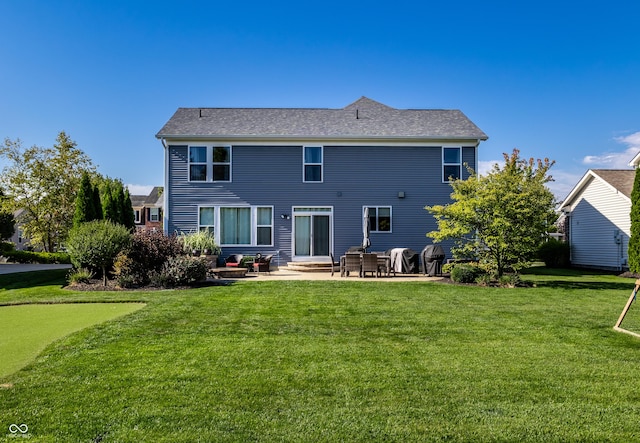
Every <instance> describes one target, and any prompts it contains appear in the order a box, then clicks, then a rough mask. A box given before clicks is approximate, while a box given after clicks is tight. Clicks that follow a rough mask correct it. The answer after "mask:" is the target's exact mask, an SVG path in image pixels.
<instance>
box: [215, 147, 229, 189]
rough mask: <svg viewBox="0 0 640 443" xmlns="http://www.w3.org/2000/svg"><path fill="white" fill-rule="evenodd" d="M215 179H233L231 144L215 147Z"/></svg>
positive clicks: (218, 180) (222, 180) (226, 180)
mask: <svg viewBox="0 0 640 443" xmlns="http://www.w3.org/2000/svg"><path fill="white" fill-rule="evenodd" d="M213 181H214V182H228V181H231V147H229V146H214V148H213Z"/></svg>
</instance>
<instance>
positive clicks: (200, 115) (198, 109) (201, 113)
mask: <svg viewBox="0 0 640 443" xmlns="http://www.w3.org/2000/svg"><path fill="white" fill-rule="evenodd" d="M198 111H200V118H202V109H198Z"/></svg>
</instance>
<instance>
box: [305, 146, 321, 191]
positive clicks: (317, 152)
mask: <svg viewBox="0 0 640 443" xmlns="http://www.w3.org/2000/svg"><path fill="white" fill-rule="evenodd" d="M303 160H304V162H303V163H304V164H303V167H304V181H305V182H321V181H322V147H321V146H305V147H304V159H303Z"/></svg>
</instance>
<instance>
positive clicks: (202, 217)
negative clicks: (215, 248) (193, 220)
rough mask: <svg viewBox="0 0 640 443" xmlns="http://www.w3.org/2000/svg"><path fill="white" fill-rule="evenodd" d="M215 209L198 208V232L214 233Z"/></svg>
mask: <svg viewBox="0 0 640 443" xmlns="http://www.w3.org/2000/svg"><path fill="white" fill-rule="evenodd" d="M215 215H216V214H215V208H207V207H203V208H200V210H199V214H198V229H199V230H200V231H209V232H215V219H216V217H215Z"/></svg>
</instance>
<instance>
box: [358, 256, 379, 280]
mask: <svg viewBox="0 0 640 443" xmlns="http://www.w3.org/2000/svg"><path fill="white" fill-rule="evenodd" d="M367 272H371V273H372V274H373V275H375V276H376V277H378V276H379V275H380V271H379V269H378V255H377V254H362V271H361V275H362V277H366V276H367Z"/></svg>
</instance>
